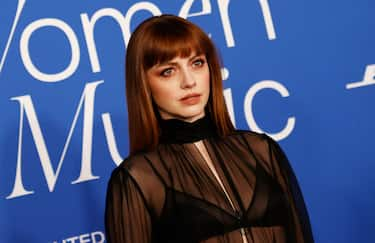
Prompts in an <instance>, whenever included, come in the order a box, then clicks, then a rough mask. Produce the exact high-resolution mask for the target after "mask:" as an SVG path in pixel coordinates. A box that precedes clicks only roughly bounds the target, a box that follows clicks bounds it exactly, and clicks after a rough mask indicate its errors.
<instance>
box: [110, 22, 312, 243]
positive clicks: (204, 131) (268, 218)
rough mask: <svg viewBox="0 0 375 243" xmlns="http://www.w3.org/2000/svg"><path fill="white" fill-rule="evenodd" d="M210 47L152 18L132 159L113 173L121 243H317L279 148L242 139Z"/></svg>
mask: <svg viewBox="0 0 375 243" xmlns="http://www.w3.org/2000/svg"><path fill="white" fill-rule="evenodd" d="M220 68H221V65H220V62H219V58H218V55H217V52H216V49H215V47H214V45H213V43H212V41H211V40H210V38H209V37H208V36H207V35H206V34H205V33H204V32H203V31H202V30H201V29H200V28H199V27H197V26H196V25H194V24H192V23H191V22H189V21H187V20H185V19H182V18H179V17H176V16H172V15H162V16H157V17H152V18H150V19H147V20H146V21H144V22H143V23H141V24H140V25H139V26H138V27H137V28H136V30H135V31H134V33H133V34H132V36H131V38H130V41H129V44H128V47H127V53H126V96H127V105H128V117H129V134H130V155H129V157H127V158H126V159H125V160H124V162H123V163H122V164H121V165H120V166H118V167H117V168H116V169H115V170H114V171H113V173H112V175H111V178H110V181H109V184H108V191H107V201H106V214H105V217H106V218H105V223H106V234H107V242H111V243H151V242H152V243H168V242H173V243H184V242H185V243H193V242H194V243H198V242H207V243H271V242H273V243H294V242H298V243H304V242H306V243H310V242H313V237H312V233H311V229H310V223H309V218H308V214H307V211H306V208H305V204H304V201H303V197H302V194H301V192H300V189H299V186H298V182H297V180H296V177H295V176H294V174H293V171H292V169H291V167H290V165H289V163H288V160H287V158H286V156H285V155H284V153H283V151H282V150H281V148H280V147H279V145H278V144H277V143H276V142H275V141H274V140H272V139H271V138H270V137H268V136H267V135H265V134H257V133H255V132H250V131H239V130H236V129H235V128H234V127H233V125H232V123H231V120H230V118H229V115H228V112H227V109H226V105H225V101H224V97H223V87H222V78H221V72H220Z"/></svg>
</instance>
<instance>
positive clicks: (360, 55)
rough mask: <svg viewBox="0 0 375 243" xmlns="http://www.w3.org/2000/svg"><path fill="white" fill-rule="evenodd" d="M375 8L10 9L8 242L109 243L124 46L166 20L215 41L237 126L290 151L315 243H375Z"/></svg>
mask: <svg viewBox="0 0 375 243" xmlns="http://www.w3.org/2000/svg"><path fill="white" fill-rule="evenodd" d="M374 9H375V2H374V1H370V0H367V1H366V0H359V1H355V0H341V1H338V0H333V1H323V0H318V1H300V0H285V1H280V0H247V1H233V0H232V1H230V0H175V1H161V0H158V1H157V0H154V1H130V0H128V1H115V0H108V1H99V0H92V1H80V0H74V1H73V0H69V1H46V0H43V1H42V0H2V1H1V3H0V58H1V59H0V117H1V118H0V242H1V243H24V242H27V243H43V242H45V243H88V242H95V243H104V242H106V240H105V238H106V237H105V232H104V224H103V216H104V206H105V193H106V186H107V181H108V178H109V176H110V173H111V171H112V170H113V169H114V168H115V167H116V166H117V165H118V164H119V163H120V162H121V161H122V159H123V158H125V157H126V156H127V154H128V131H127V120H128V118H127V111H126V101H125V80H124V56H125V53H126V46H127V43H128V41H129V38H130V36H131V33H132V31H133V30H134V28H135V27H136V26H137V25H138V24H139V23H140V22H141V21H142V20H144V19H146V18H148V17H150V16H152V15H160V14H162V13H170V14H175V15H179V16H182V17H184V18H187V19H189V20H190V21H192V22H194V23H196V24H198V25H199V26H201V27H202V28H203V29H204V31H206V33H208V34H209V35H210V37H211V38H212V39H213V40H214V42H215V43H216V45H217V47H218V49H219V50H220V53H221V57H222V59H223V63H224V66H223V69H222V71H223V79H224V87H225V88H224V90H223V92H224V95H225V98H226V102H227V106H228V108H229V111H230V114H231V118H232V120H233V122H234V123H235V126H236V127H237V128H240V129H250V130H253V131H259V132H265V133H267V134H269V135H271V136H272V137H273V138H275V139H276V140H277V141H279V143H280V144H281V146H282V147H283V148H284V150H285V151H286V153H287V155H288V157H289V159H290V161H291V164H292V166H293V168H294V169H295V172H296V174H297V177H298V179H299V181H300V185H301V187H302V190H303V193H304V196H305V200H306V204H307V207H308V210H309V213H310V217H311V222H312V227H313V232H314V236H315V239H316V242H325V243H333V242H339V243H345V242H373V232H372V231H373V228H374V226H375V223H374V218H375V208H374V207H375V186H374V184H375V176H374V171H375V149H374V147H375V146H374V145H375V142H374V137H375V136H374V135H375V114H374V113H375V108H374V106H375V32H374V30H375V18H374ZM140 136H142V134H140Z"/></svg>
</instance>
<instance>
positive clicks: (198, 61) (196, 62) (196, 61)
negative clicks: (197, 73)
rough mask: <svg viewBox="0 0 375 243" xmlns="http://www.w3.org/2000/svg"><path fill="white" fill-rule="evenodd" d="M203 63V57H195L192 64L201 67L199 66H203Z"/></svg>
mask: <svg viewBox="0 0 375 243" xmlns="http://www.w3.org/2000/svg"><path fill="white" fill-rule="evenodd" d="M204 63H205V61H204V60H203V59H197V60H195V61H194V62H193V66H194V67H201V66H203V64H204Z"/></svg>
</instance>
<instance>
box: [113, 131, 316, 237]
mask: <svg viewBox="0 0 375 243" xmlns="http://www.w3.org/2000/svg"><path fill="white" fill-rule="evenodd" d="M201 141H202V142H203V143H204V145H205V148H206V149H207V151H208V154H209V156H210V159H211V160H212V163H213V165H214V167H215V170H216V172H217V173H218V175H219V177H220V179H221V181H222V183H223V185H224V187H225V189H226V192H227V193H228V194H229V197H230V198H231V200H232V202H233V205H231V203H230V202H229V201H228V199H227V197H226V195H225V193H224V191H223V189H222V187H221V186H220V184H219V183H218V181H217V180H216V179H215V176H214V174H213V173H212V171H211V170H210V168H209V167H208V165H207V163H206V161H205V160H204V158H203V156H202V155H201V153H200V152H199V150H198V149H197V147H196V146H195V145H194V143H193V142H186V143H163V144H160V145H159V146H158V147H157V149H156V150H154V151H151V152H147V153H143V154H139V155H136V156H131V157H129V158H127V159H126V160H125V161H124V162H123V163H122V164H121V165H120V166H119V167H117V168H116V169H115V170H114V171H113V173H112V176H111V179H110V181H109V184H108V191H107V203H106V233H107V241H108V242H111V243H148V242H153V243H159V242H163V243H165V242H182V243H183V242H186V243H193V242H194V243H195V242H196V243H198V242H205V243H243V238H242V235H241V230H240V229H241V228H243V229H244V232H245V236H246V239H247V241H248V242H249V243H268V242H273V243H286V242H288V243H289V242H292V243H293V242H298V243H300V242H301V243H302V242H313V238H312V234H311V230H310V224H309V219H308V215H307V212H306V209H305V205H304V201H303V198H302V195H301V193H300V190H299V186H298V183H297V180H296V178H295V176H294V174H293V172H292V170H291V167H290V165H289V163H288V160H287V158H286V157H285V155H284V153H283V152H282V150H281V149H280V147H279V146H278V144H277V143H276V142H274V141H273V140H272V139H271V138H269V137H267V136H266V135H260V134H256V133H253V132H245V131H237V132H235V133H234V134H232V135H230V136H227V137H225V138H218V137H215V136H213V137H210V136H207V137H205V138H203V139H202V140H201ZM233 207H234V208H233Z"/></svg>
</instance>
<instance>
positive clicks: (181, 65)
mask: <svg viewBox="0 0 375 243" xmlns="http://www.w3.org/2000/svg"><path fill="white" fill-rule="evenodd" d="M146 74H147V79H148V83H149V86H150V90H151V95H152V97H153V100H154V102H155V103H156V105H157V107H158V110H159V113H160V115H161V117H162V118H163V119H165V120H166V119H172V118H177V119H180V120H183V121H187V122H193V121H195V120H197V119H199V118H202V117H203V116H204V108H205V106H206V104H207V101H208V97H209V94H210V72H209V68H208V64H207V60H206V57H205V55H196V54H194V53H192V54H191V55H190V56H189V57H186V58H181V57H175V58H174V59H172V60H170V61H168V62H166V63H160V64H157V65H155V66H153V67H152V68H150V69H149V70H147V72H146Z"/></svg>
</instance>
